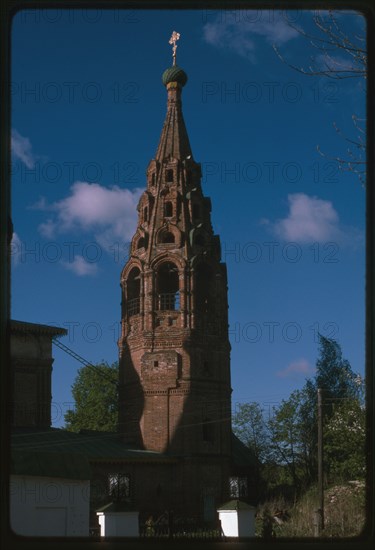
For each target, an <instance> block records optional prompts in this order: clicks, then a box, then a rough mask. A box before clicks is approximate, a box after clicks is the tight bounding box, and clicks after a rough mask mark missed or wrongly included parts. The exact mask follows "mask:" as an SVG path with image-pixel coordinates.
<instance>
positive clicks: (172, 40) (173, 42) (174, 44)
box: [169, 31, 180, 65]
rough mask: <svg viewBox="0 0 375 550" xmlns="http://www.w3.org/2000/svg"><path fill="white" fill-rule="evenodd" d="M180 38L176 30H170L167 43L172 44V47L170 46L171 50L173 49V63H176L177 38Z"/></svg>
mask: <svg viewBox="0 0 375 550" xmlns="http://www.w3.org/2000/svg"><path fill="white" fill-rule="evenodd" d="M179 38H180V33H179V32H176V31H173V32H172V36H171V37H170V39H169V43H170V44H173V47H172V50H173V55H172V57H173V65H176V50H177V44H176V42H177V40H179Z"/></svg>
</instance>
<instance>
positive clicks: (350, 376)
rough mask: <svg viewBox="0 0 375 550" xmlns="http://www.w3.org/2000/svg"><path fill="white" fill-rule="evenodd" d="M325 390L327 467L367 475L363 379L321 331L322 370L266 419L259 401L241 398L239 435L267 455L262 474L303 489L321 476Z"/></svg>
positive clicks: (339, 473) (335, 472) (332, 472)
mask: <svg viewBox="0 0 375 550" xmlns="http://www.w3.org/2000/svg"><path fill="white" fill-rule="evenodd" d="M318 388H321V389H323V395H324V414H323V417H324V426H325V428H324V430H325V431H324V445H325V447H326V449H325V457H326V460H325V466H324V468H325V473H326V475H327V476H331V477H332V476H333V477H336V478H340V480H342V479H350V478H353V477H363V475H364V456H365V455H364V433H365V431H364V406H363V383H362V382H361V379H360V377H359V376H358V375H356V374H355V373H354V372H353V371H352V369H351V366H350V364H349V362H348V361H347V360H346V359H344V358H343V356H342V351H341V347H340V345H339V344H338V342H336V341H335V340H333V339H330V338H325V337H324V336H322V335H320V334H319V350H318V358H317V361H316V373H315V376H314V377H313V378H311V379H308V380H306V383H305V385H304V386H303V388H302V389H301V390H295V391H293V392H292V393H291V395H290V396H289V398H288V399H284V400H283V401H282V402H281V404H280V405H279V406H278V407H274V409H273V415H272V416H271V418H269V419H266V418H265V415H264V411H262V409H261V407H260V405H259V404H258V403H248V404H241V405H240V406H239V408H238V411H237V412H236V414H235V415H234V417H233V428H234V430H235V432H236V434H237V436H238V437H239V438H240V439H241V440H242V441H243V442H244V443H245V444H246V445H248V446H249V447H250V448H251V449H252V450H253V452H254V454H255V455H256V456H257V457H258V458H259V460H260V461H261V468H260V470H261V471H260V475H261V476H262V477H263V479H266V477H268V478H269V480H272V482H271V483H272V485H273V486H277V484H279V486H281V485H283V486H285V485H288V484H289V485H290V486H293V487H294V489H295V490H296V491H297V492H298V491H299V490H303V489H305V488H306V487H308V486H309V485H310V484H311V483H314V482H315V480H316V477H317V390H318Z"/></svg>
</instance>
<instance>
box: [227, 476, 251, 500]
mask: <svg viewBox="0 0 375 550" xmlns="http://www.w3.org/2000/svg"><path fill="white" fill-rule="evenodd" d="M229 493H230V498H247V497H248V496H249V491H248V483H247V477H230V478H229Z"/></svg>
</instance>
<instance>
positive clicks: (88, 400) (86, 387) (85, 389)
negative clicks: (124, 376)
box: [65, 362, 118, 432]
mask: <svg viewBox="0 0 375 550" xmlns="http://www.w3.org/2000/svg"><path fill="white" fill-rule="evenodd" d="M72 395H73V398H74V401H75V408H74V410H69V411H68V412H67V413H66V414H65V428H66V429H67V430H69V431H72V432H78V431H80V430H83V429H85V430H99V431H116V430H117V419H118V362H115V363H113V364H112V365H108V364H107V363H104V362H103V363H100V364H98V365H95V366H94V365H85V366H84V367H82V368H81V369H79V371H78V374H77V376H76V379H75V381H74V383H73V385H72Z"/></svg>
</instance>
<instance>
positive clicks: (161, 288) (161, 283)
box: [157, 262, 180, 310]
mask: <svg viewBox="0 0 375 550" xmlns="http://www.w3.org/2000/svg"><path fill="white" fill-rule="evenodd" d="M157 293H158V294H157V308H158V309H161V310H178V309H180V292H179V277H178V269H177V267H176V266H175V265H174V264H173V263H171V262H167V263H164V264H162V265H161V266H160V267H159V270H158V273H157Z"/></svg>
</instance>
